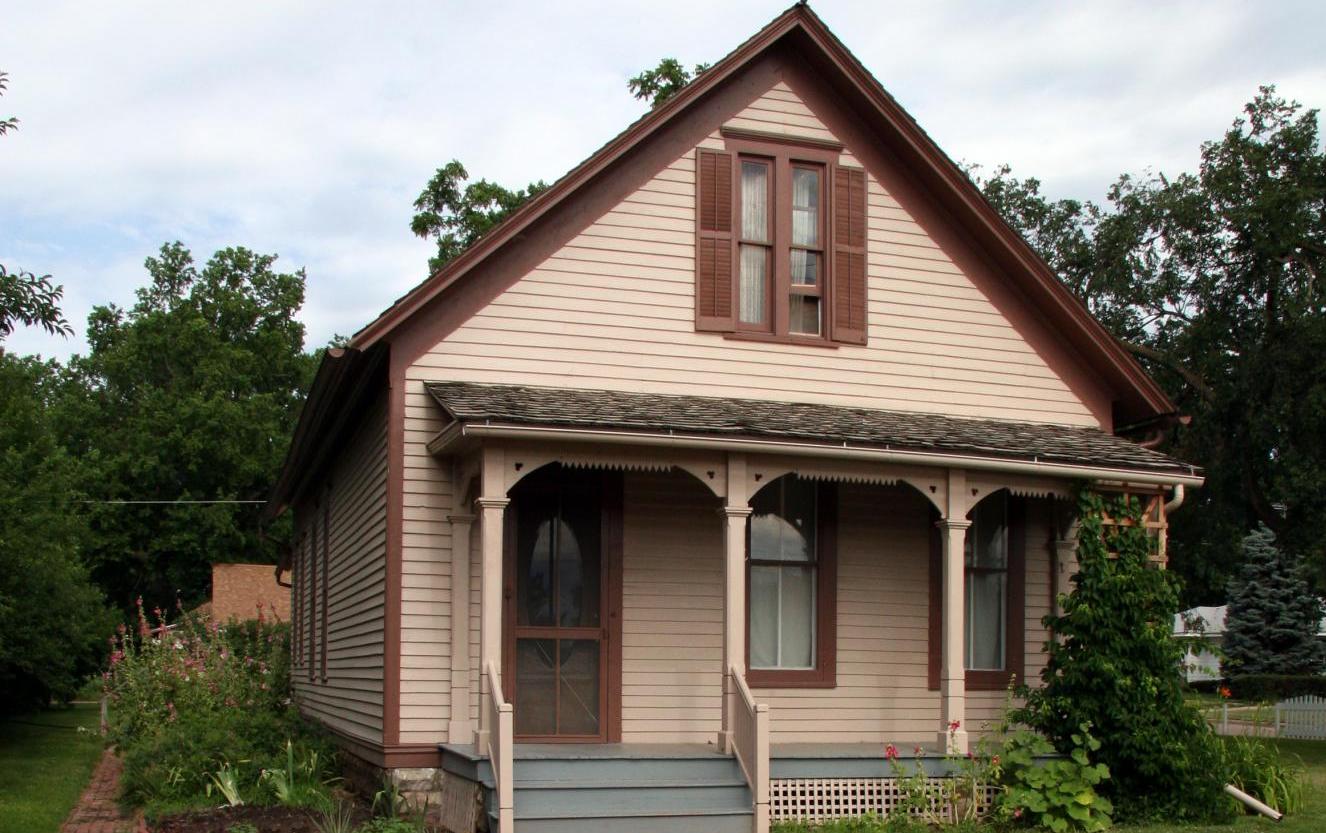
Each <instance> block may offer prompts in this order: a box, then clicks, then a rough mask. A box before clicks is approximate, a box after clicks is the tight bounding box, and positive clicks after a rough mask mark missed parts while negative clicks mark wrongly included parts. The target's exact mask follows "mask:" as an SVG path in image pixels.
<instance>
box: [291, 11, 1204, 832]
mask: <svg viewBox="0 0 1326 833" xmlns="http://www.w3.org/2000/svg"><path fill="white" fill-rule="evenodd" d="M1174 414H1175V408H1174V405H1173V403H1171V402H1170V400H1169V399H1168V398H1166V396H1165V394H1164V393H1163V392H1162V391H1161V389H1160V388H1159V387H1158V386H1157V385H1156V383H1155V382H1154V381H1153V380H1151V379H1150V378H1148V377H1147V375H1146V374H1145V373H1144V372H1143V370H1142V369H1141V367H1140V366H1139V365H1138V364H1137V363H1136V362H1135V361H1134V360H1133V358H1132V357H1131V356H1130V355H1129V354H1128V353H1127V352H1126V351H1125V350H1124V349H1123V348H1122V347H1121V346H1120V344H1119V343H1118V342H1116V341H1115V340H1114V339H1113V338H1111V336H1110V335H1109V334H1108V333H1107V332H1106V331H1105V330H1104V329H1103V328H1102V327H1101V326H1100V325H1099V324H1098V323H1097V322H1096V321H1095V320H1093V319H1092V317H1091V316H1090V314H1089V313H1088V312H1087V310H1086V309H1085V308H1084V307H1083V305H1082V304H1080V303H1079V302H1078V301H1076V300H1075V299H1074V298H1073V297H1072V296H1071V295H1070V294H1069V293H1068V292H1067V291H1066V290H1065V289H1064V288H1063V287H1062V286H1061V285H1060V283H1059V282H1058V281H1057V280H1056V278H1055V276H1054V274H1053V273H1052V272H1051V271H1050V269H1049V268H1047V267H1046V265H1045V264H1044V263H1043V262H1042V261H1040V260H1039V259H1038V258H1037V257H1036V255H1035V254H1034V253H1033V252H1032V250H1031V249H1030V248H1029V247H1028V246H1027V244H1026V243H1025V242H1024V241H1023V240H1022V239H1021V238H1020V237H1019V236H1018V235H1017V234H1016V233H1014V232H1013V231H1012V230H1011V229H1010V228H1009V227H1008V226H1007V225H1006V224H1005V223H1004V222H1003V221H1002V220H1001V219H1000V217H999V216H998V215H997V214H996V212H995V211H994V210H993V209H992V208H991V207H990V205H989V204H988V203H986V202H985V201H984V200H983V199H982V197H981V196H980V194H979V192H978V191H977V189H976V188H975V187H974V186H973V185H972V183H971V182H970V180H969V179H968V178H967V177H966V176H964V175H963V173H962V171H961V170H960V169H959V168H958V167H957V166H955V165H954V164H953V162H952V161H951V160H950V159H948V157H946V156H945V155H944V154H943V152H942V151H941V150H940V149H939V148H938V147H936V146H935V144H934V142H933V141H931V139H930V138H929V137H928V136H927V135H926V134H925V133H924V132H923V131H922V130H921V128H920V127H919V126H918V125H917V124H916V123H915V122H914V121H913V120H912V119H911V118H910V117H909V116H908V115H907V114H906V113H905V112H904V111H903V110H902V108H901V107H900V106H899V105H898V103H897V102H896V101H894V100H893V99H892V98H891V97H890V96H889V95H888V94H887V93H886V92H885V91H884V90H883V89H882V88H881V87H880V85H879V84H878V83H877V82H876V81H875V80H874V79H873V78H872V77H871V76H870V75H869V74H868V73H867V72H866V70H865V69H864V68H863V67H862V66H861V64H860V63H859V62H858V61H857V60H856V59H855V58H854V57H853V56H852V55H851V53H850V52H848V50H847V49H846V47H845V46H844V45H843V44H842V43H841V42H840V41H839V40H838V39H837V38H836V37H835V36H834V35H833V34H832V33H831V32H829V31H828V30H827V29H826V27H825V26H824V24H823V23H822V22H821V21H820V20H819V19H818V18H817V17H816V16H815V15H814V14H813V13H812V12H811V11H810V10H809V9H808V8H807V7H806V6H804V5H800V4H799V5H797V6H794V7H792V8H791V9H789V10H788V11H786V12H785V13H783V14H782V15H780V16H779V17H777V18H776V19H775V20H773V21H772V22H771V23H770V24H769V25H767V26H766V27H764V28H763V29H761V30H760V31H759V32H758V33H757V34H755V35H754V36H753V37H752V38H751V39H750V40H748V41H746V42H745V43H743V44H742V45H741V46H739V47H738V48H737V49H736V50H735V51H733V52H732V53H731V54H729V55H728V56H727V57H726V58H724V59H723V60H722V61H720V62H719V63H717V64H716V65H715V66H714V67H713V68H712V69H710V70H708V71H707V72H705V73H704V74H702V75H701V76H700V77H699V78H698V79H696V80H695V81H694V82H693V83H691V84H690V85H689V86H687V87H686V88H685V89H684V90H683V91H681V92H680V93H679V94H677V95H676V96H675V97H673V98H672V99H670V100H669V101H667V102H666V103H664V104H663V105H661V106H660V107H658V108H656V109H655V110H653V111H652V112H650V113H649V114H647V115H646V116H644V117H643V118H641V119H640V120H639V121H638V122H636V123H635V124H633V125H631V126H630V127H628V128H627V129H626V130H625V131H624V132H623V133H622V134H620V135H619V136H617V137H616V138H615V139H613V140H612V141H610V142H609V143H608V144H606V145H604V146H603V147H602V148H601V149H600V150H598V151H597V152H596V153H595V154H594V155H593V156H591V157H590V158H589V159H587V160H586V161H585V162H583V163H582V164H580V165H579V166H578V167H576V168H575V169H574V170H572V171H571V172H570V173H568V174H567V175H566V176H564V177H563V178H562V179H560V180H558V181H557V182H556V183H555V184H554V185H553V186H552V187H551V188H550V189H548V190H547V191H546V192H544V193H542V194H540V195H539V196H538V197H536V198H534V199H533V200H531V201H530V202H529V203H528V204H526V205H525V206H524V207H523V208H522V209H521V210H520V211H518V212H517V213H516V214H514V215H513V216H512V217H511V218H509V219H508V220H507V221H506V222H505V223H503V224H502V225H501V226H499V227H498V228H496V229H494V230H493V231H492V232H491V233H490V234H488V235H486V236H485V237H484V238H483V239H481V240H480V241H478V242H477V243H476V244H475V245H474V246H472V247H471V248H470V249H469V250H468V251H466V252H465V253H464V254H462V255H461V256H460V257H458V258H456V259H455V260H453V261H452V262H450V263H448V264H447V265H446V266H445V267H443V268H442V269H441V270H440V271H438V272H437V273H435V274H433V275H432V276H431V277H430V278H429V279H428V280H426V281H425V282H423V283H422V284H420V285H419V286H417V287H415V288H414V289H413V290H411V291H410V292H409V293H408V294H407V295H405V296H404V297H402V298H401V299H400V300H399V301H397V302H396V303H395V304H394V305H393V306H392V307H391V308H389V309H388V310H386V311H385V312H383V313H382V314H381V315H379V316H378V317H377V318H376V319H374V320H373V321H371V322H370V323H368V324H367V325H366V326H365V327H364V328H363V329H362V330H360V331H359V332H358V333H357V334H356V335H355V336H354V337H353V339H352V340H351V341H350V343H349V345H348V346H347V347H345V348H344V349H335V350H330V351H328V353H327V356H326V358H325V360H324V361H323V362H322V365H321V367H320V368H319V370H318V373H317V377H316V380H315V381H314V383H313V386H312V390H311V392H310V394H309V398H308V401H307V403H306V404H305V407H304V410H303V413H302V415H301V418H300V421H299V425H298V428H297V430H296V433H295V436H294V439H293V440H292V444H291V448H290V451H289V456H288V459H287V461H286V464H285V468H284V470H283V472H282V474H281V476H280V479H279V482H278V483H277V485H276V486H275V489H274V492H273V496H272V499H271V503H270V505H269V507H268V510H269V513H270V514H273V515H274V514H277V513H279V512H281V511H285V510H291V511H293V513H294V524H295V525H294V528H295V530H296V537H295V544H294V546H293V548H292V551H291V553H290V556H289V559H288V562H287V566H288V568H289V569H290V571H291V574H292V576H293V584H294V596H293V604H294V627H295V637H296V638H295V642H294V644H295V654H294V663H295V672H294V673H295V678H296V680H297V692H298V700H299V703H300V707H301V709H302V710H303V711H304V713H305V714H307V715H309V716H310V717H313V718H315V719H317V720H319V721H321V722H323V723H324V724H325V725H326V726H327V727H328V728H329V729H330V730H331V731H332V732H333V733H335V735H336V736H337V737H338V738H339V739H340V742H341V743H342V745H343V746H344V748H345V749H346V750H348V751H349V752H351V753H352V754H353V755H354V756H356V757H357V758H358V759H359V760H361V761H363V762H365V765H367V766H371V767H374V768H377V769H382V770H387V771H389V772H391V773H393V777H395V778H396V779H397V781H398V783H401V784H403V785H404V787H405V788H406V789H407V791H415V792H423V793H428V794H429V796H430V806H431V807H433V808H439V807H440V808H442V811H443V815H444V817H445V819H447V822H446V823H447V824H448V826H450V827H451V828H452V829H467V830H468V829H472V828H473V825H474V818H473V817H474V815H475V814H476V812H478V813H479V814H482V813H485V812H486V813H487V814H488V815H489V817H490V818H489V823H490V826H491V827H492V828H493V829H500V830H501V831H503V833H510V831H511V830H513V829H516V828H519V829H520V830H522V831H533V830H592V829H605V830H607V829H614V830H615V829H630V830H647V829H660V830H662V829H667V830H682V829H686V830H691V829H695V830H715V831H721V830H751V829H755V830H765V829H767V827H768V825H769V823H770V820H771V819H774V820H776V819H780V818H794V817H812V818H823V817H828V816H833V815H847V814H852V813H859V812H862V811H865V810H869V809H876V810H887V809H888V808H889V807H891V806H893V804H894V803H895V802H896V800H897V796H896V789H895V788H894V787H892V786H891V784H892V783H893V782H892V780H891V772H890V770H889V768H888V766H887V764H886V763H885V761H884V759H883V748H884V744H886V743H893V744H895V745H897V746H898V747H899V748H900V749H902V750H904V754H908V755H910V754H912V753H911V752H910V751H909V750H912V749H913V747H914V746H918V745H919V746H922V747H923V748H924V749H927V750H929V751H930V752H931V753H932V754H933V753H934V752H936V751H939V750H943V749H945V748H950V749H953V750H957V751H962V750H965V749H966V748H967V747H968V744H969V743H971V735H970V734H969V733H970V732H973V731H975V730H978V729H979V727H980V726H981V725H982V724H983V723H985V722H987V721H989V720H991V719H993V718H995V717H996V716H997V715H998V714H999V713H1000V711H1001V708H1002V706H1003V703H1004V701H1005V692H1006V689H1007V687H1008V686H1009V684H1010V682H1011V681H1012V680H1014V679H1035V678H1036V675H1037V674H1038V672H1039V671H1040V669H1041V668H1042V667H1043V663H1044V658H1043V655H1042V646H1043V643H1044V641H1045V639H1046V633H1045V631H1044V629H1043V628H1042V625H1041V619H1042V617H1043V616H1044V615H1045V614H1046V613H1047V612H1049V611H1050V610H1051V609H1052V606H1053V605H1054V604H1055V598H1056V593H1058V592H1061V591H1064V590H1065V589H1066V588H1067V578H1068V576H1069V575H1070V574H1071V572H1072V569H1073V567H1072V565H1073V549H1074V548H1073V530H1072V515H1071V511H1070V510H1071V503H1070V502H1069V501H1068V500H1067V498H1069V497H1070V495H1071V493H1072V490H1073V488H1074V487H1075V484H1078V483H1082V482H1086V483H1091V484H1096V485H1097V486H1098V487H1101V488H1116V489H1127V490H1131V491H1133V492H1136V493H1139V494H1142V495H1144V496H1145V497H1146V498H1147V499H1148V500H1149V501H1150V504H1149V505H1150V507H1151V510H1150V511H1151V515H1150V517H1151V519H1152V525H1153V526H1154V527H1156V530H1157V533H1158V534H1159V535H1161V536H1162V541H1163V534H1164V529H1163V527H1164V519H1165V513H1166V511H1168V510H1172V509H1173V508H1174V507H1175V506H1177V504H1178V503H1179V502H1180V501H1181V500H1182V496H1183V489H1184V487H1185V486H1187V487H1191V486H1196V485H1198V484H1200V483H1201V477H1200V474H1199V473H1198V472H1197V471H1196V470H1195V469H1193V468H1192V467H1191V466H1189V465H1186V464H1184V463H1182V462H1180V461H1177V460H1174V459H1171V458H1169V457H1166V456H1164V455H1162V454H1160V453H1158V452H1156V451H1154V450H1151V449H1150V448H1148V447H1147V445H1148V444H1149V443H1150V441H1151V440H1152V439H1154V438H1155V437H1156V436H1158V432H1159V431H1161V430H1162V429H1163V428H1164V427H1165V426H1166V425H1167V424H1169V422H1170V421H1171V420H1172V419H1173V418H1174ZM476 795H477V796H481V797H482V801H483V802H484V805H483V808H482V810H480V811H476V809H475V807H476V805H475V803H474V797H475V796H476ZM467 814H468V815H467ZM595 825H598V826H595Z"/></svg>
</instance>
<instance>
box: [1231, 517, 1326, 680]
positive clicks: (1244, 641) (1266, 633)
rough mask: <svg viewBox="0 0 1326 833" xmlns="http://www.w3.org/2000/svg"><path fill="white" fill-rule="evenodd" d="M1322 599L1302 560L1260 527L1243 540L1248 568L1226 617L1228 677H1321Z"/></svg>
mask: <svg viewBox="0 0 1326 833" xmlns="http://www.w3.org/2000/svg"><path fill="white" fill-rule="evenodd" d="M1321 617H1322V609H1321V601H1320V600H1319V599H1318V598H1317V596H1316V594H1315V593H1313V592H1312V587H1311V586H1310V585H1309V584H1308V582H1307V581H1306V580H1305V579H1304V576H1303V571H1302V568H1301V566H1300V565H1299V563H1298V560H1297V559H1296V558H1294V557H1293V556H1292V555H1291V554H1289V553H1287V552H1284V551H1283V550H1281V549H1280V548H1279V547H1277V546H1276V545H1275V533H1274V532H1272V531H1271V530H1269V529H1267V528H1266V527H1265V526H1259V527H1258V528H1257V529H1255V530H1253V532H1251V533H1250V534H1249V535H1248V536H1247V537H1246V538H1244V539H1243V567H1242V568H1241V569H1240V570H1239V573H1238V575H1237V576H1235V577H1234V579H1233V580H1231V581H1230V583H1229V610H1228V612H1227V613H1226V614H1225V641H1224V646H1223V647H1224V660H1223V661H1222V662H1221V670H1222V671H1223V672H1224V674H1225V676H1236V675H1239V674H1320V673H1321V672H1322V670H1323V668H1322V663H1323V659H1324V657H1323V655H1322V646H1321V644H1320V643H1319V642H1318V641H1317V630H1318V628H1320V626H1321Z"/></svg>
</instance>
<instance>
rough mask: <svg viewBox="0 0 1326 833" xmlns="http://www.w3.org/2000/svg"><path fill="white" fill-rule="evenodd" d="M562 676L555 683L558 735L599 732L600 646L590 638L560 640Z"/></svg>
mask: <svg viewBox="0 0 1326 833" xmlns="http://www.w3.org/2000/svg"><path fill="white" fill-rule="evenodd" d="M558 650H560V651H561V653H560V655H559V656H558V659H559V661H560V662H561V674H560V680H559V681H558V685H559V686H560V689H559V695H560V696H559V697H558V701H557V733H558V734H559V735H597V734H598V733H599V643H598V642H597V641H596V640H592V639H563V640H561V641H560V642H559V643H558Z"/></svg>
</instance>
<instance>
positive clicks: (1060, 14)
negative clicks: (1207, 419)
mask: <svg viewBox="0 0 1326 833" xmlns="http://www.w3.org/2000/svg"><path fill="white" fill-rule="evenodd" d="M785 2H786V0H778V1H777V2H754V0H743V2H738V3H723V4H717V3H711V2H706V1H705V0H683V1H682V2H674V3H671V4H657V3H623V2H609V0H578V1H577V2H566V3H560V4H547V3H534V2H528V3H516V2H489V3H483V4H443V3H436V2H416V3H398V4H365V3H352V2H338V3H319V4H308V3H299V2H270V0H269V1H268V2H256V1H255V2H233V3H225V4H210V5H208V4H180V3H169V2H139V3H117V4H105V3H91V2H77V3H75V2H65V3H59V2H46V3H41V4H24V5H23V6H21V7H20V8H18V9H8V10H6V14H5V17H6V20H5V25H4V28H3V29H0V69H3V70H6V71H8V72H9V73H10V76H11V79H10V81H11V83H10V90H9V92H8V94H7V95H6V96H5V97H4V98H2V99H0V114H2V115H9V114H11V113H12V114H15V115H18V116H19V117H20V118H21V119H22V127H21V129H20V130H19V131H18V132H16V133H13V134H10V135H8V136H6V137H5V138H4V139H3V140H0V194H3V199H0V262H3V263H5V264H6V265H7V266H9V267H10V268H15V267H23V268H26V269H31V270H35V271H39V272H50V273H52V274H53V275H54V276H55V277H56V279H57V280H58V281H60V282H61V283H63V284H64V285H65V287H66V293H67V295H66V309H67V312H68V314H69V317H70V320H71V321H72V322H73V323H74V324H75V325H76V327H77V328H78V329H79V330H80V333H81V329H82V324H83V319H84V318H85V316H86V314H87V312H88V310H89V309H90V308H91V306H92V305H93V304H97V303H105V302H109V301H114V302H117V303H121V304H124V303H130V302H132V300H133V290H134V288H136V287H137V286H138V285H139V284H140V283H141V282H142V281H143V280H144V273H143V271H142V269H141V263H142V260H143V258H145V257H147V256H148V255H150V254H152V253H153V252H154V251H155V250H156V248H157V247H158V246H159V245H160V244H161V243H163V242H166V241H170V240H174V239H180V240H182V241H183V242H185V244H186V245H189V246H191V247H192V248H193V250H194V254H195V256H196V257H197V258H199V259H200V260H202V259H205V258H206V257H207V255H208V254H209V253H210V252H211V251H213V250H215V249H216V248H219V247H221V246H225V245H247V246H250V247H252V248H255V249H258V250H261V251H270V252H278V253H280V254H281V256H282V259H281V261H280V264H281V265H282V266H283V267H285V268H297V267H299V266H304V267H306V268H307V270H308V275H309V290H308V303H307V306H306V308H305V311H304V313H303V318H304V320H305V322H306V323H307V324H308V327H309V342H310V344H317V343H321V342H323V341H325V340H326V339H327V338H329V337H330V336H331V334H332V333H333V332H340V333H350V332H353V331H354V330H356V329H358V328H359V327H360V326H362V325H363V324H365V323H367V322H368V321H369V320H370V319H371V318H372V316H373V315H375V314H376V313H377V312H378V311H380V310H381V309H382V308H383V307H385V306H386V305H387V304H389V303H390V302H391V301H392V300H393V299H394V298H396V297H398V296H399V295H400V294H402V293H403V292H404V291H406V290H407V289H408V288H409V287H410V286H412V285H413V284H414V283H415V282H416V281H417V280H418V279H419V278H420V277H421V276H422V272H423V269H424V264H425V262H426V259H427V255H428V245H427V244H426V243H424V242H423V241H419V240H416V239H414V238H413V237H411V235H410V233H409V229H408V222H409V217H410V214H411V210H410V203H411V202H412V200H413V198H414V196H415V195H416V194H417V193H418V191H419V189H420V188H421V187H422V186H423V184H424V182H425V181H426V180H427V179H428V177H429V176H430V175H431V173H432V171H433V169H434V168H436V167H437V166H439V165H441V164H443V163H444V162H446V161H448V160H450V159H452V158H458V159H461V160H462V161H463V162H464V163H465V164H466V166H467V167H468V168H469V169H470V172H471V173H472V174H473V175H475V176H482V177H488V178H492V179H496V180H498V181H500V182H503V183H507V184H510V185H523V184H524V183H526V182H528V181H530V180H533V179H540V178H542V179H546V180H553V179H555V178H557V177H558V176H560V175H561V174H562V173H564V172H565V171H566V170H567V169H568V168H570V167H571V166H572V165H574V164H576V163H577V162H579V161H580V160H581V159H583V158H584V157H585V156H586V155H587V154H588V153H590V152H591V151H593V150H594V149H595V148H597V147H598V146H599V145H601V144H602V143H603V142H604V141H606V140H607V139H609V138H611V137H612V136H613V135H614V134H616V133H617V132H618V131H619V130H620V129H622V128H623V127H624V126H625V125H626V124H627V123H629V122H630V121H631V120H633V119H634V118H636V117H637V116H638V115H639V114H640V113H641V112H642V109H643V105H641V104H639V103H638V102H635V101H633V100H631V99H630V98H629V96H628V94H627V93H626V90H625V80H626V78H627V77H628V76H630V75H632V74H634V73H635V72H638V71H639V70H640V69H642V68H644V67H646V66H649V65H652V64H653V63H654V62H655V61H656V60H657V59H658V58H659V57H662V56H664V55H676V56H677V57H679V58H680V59H682V60H683V61H685V62H687V63H693V62H698V61H713V60H716V59H718V58H719V57H721V56H722V55H723V54H725V53H726V52H727V51H729V50H730V49H732V48H734V47H735V46H736V45H737V44H739V43H740V42H741V41H742V40H744V39H745V38H746V37H748V36H749V35H750V34H752V33H753V32H754V31H755V30H756V29H757V28H758V27H759V26H762V25H763V24H764V23H765V22H767V21H768V20H769V19H771V18H772V17H773V16H774V15H776V14H777V13H779V12H780V11H781V10H782V9H783V8H784V7H785ZM815 8H816V10H817V11H818V12H819V13H820V14H821V15H822V16H823V17H824V18H825V20H826V22H827V23H828V24H829V25H830V26H831V27H832V28H833V29H834V30H835V32H836V33H837V34H838V35H839V36H840V37H841V38H842V40H843V41H844V42H845V43H846V44H847V46H848V47H849V48H850V49H852V50H853V51H854V53H855V54H856V55H857V57H859V58H860V59H861V60H862V61H863V62H864V63H865V64H866V66H867V67H868V68H870V69H871V71H872V72H874V73H875V74H876V75H877V77H878V78H879V79H880V80H881V82H882V83H883V84H884V86H885V87H886V88H888V89H889V90H890V91H891V92H892V93H893V94H894V95H895V96H896V97H897V98H898V100H899V101H900V102H901V103H902V104H903V105H904V106H905V107H908V108H909V110H910V111H911V112H912V114H913V115H914V116H915V117H916V118H917V119H918V121H919V122H920V123H921V125H922V126H923V127H925V128H926V129H927V130H928V131H929V132H930V134H931V135H932V136H934V137H935V138H936V140H938V141H939V143H940V145H941V146H942V147H944V149H945V150H946V151H948V153H949V154H950V155H951V156H953V157H954V158H955V159H960V160H966V161H971V162H981V163H985V164H997V163H1000V162H1005V161H1007V162H1010V163H1012V164H1013V165H1014V167H1015V169H1016V170H1017V172H1018V173H1020V174H1023V175H1035V176H1038V177H1039V178H1041V180H1042V181H1043V182H1044V184H1045V187H1046V190H1047V191H1048V192H1049V193H1051V194H1054V195H1064V196H1067V195H1071V196H1077V197H1084V198H1097V199H1098V198H1100V196H1101V195H1102V194H1103V192H1104V190H1105V188H1106V187H1107V185H1108V184H1109V183H1110V182H1111V181H1113V179H1114V178H1115V177H1116V176H1117V175H1118V174H1119V173H1121V172H1124V171H1138V170H1140V169H1142V168H1144V167H1148V166H1150V167H1153V168H1158V169H1163V170H1167V171H1174V170H1178V169H1186V168H1191V167H1192V166H1193V165H1194V164H1195V162H1196V159H1197V149H1198V146H1199V144H1200V142H1201V141H1202V140H1204V139H1209V138H1214V137H1216V136H1218V135H1219V134H1220V133H1221V132H1222V131H1223V130H1224V129H1225V128H1226V127H1227V126H1228V124H1229V122H1230V121H1231V120H1232V119H1233V118H1234V117H1235V116H1236V115H1237V114H1238V112H1239V109H1240V108H1241V106H1242V104H1243V103H1244V102H1245V101H1247V99H1248V98H1249V97H1250V96H1251V95H1253V93H1254V92H1255V90H1256V87H1257V85H1258V84H1261V83H1266V82H1277V81H1278V82H1280V84H1281V90H1282V92H1284V93H1285V94H1286V95H1289V96H1293V97H1297V98H1299V99H1301V100H1303V101H1304V102H1305V103H1308V104H1310V105H1321V104H1322V103H1323V102H1326V56H1323V55H1322V53H1321V52H1320V49H1319V46H1318V44H1317V43H1316V40H1315V38H1314V36H1313V35H1314V33H1317V32H1320V31H1321V30H1322V28H1323V27H1322V23H1323V19H1324V18H1326V8H1322V7H1319V6H1318V5H1317V4H1313V3H1276V4H1257V5H1255V6H1246V5H1244V4H1239V3H1234V2H1200V3H1197V2H1185V3H1177V4H1155V3H1141V2H1134V3H1112V4H1064V3H1057V2H1048V0H1044V1H1043V2H1033V3H997V4H989V3H978V2H951V1H950V2H939V3H936V2H902V3H889V4H883V3H878V2H847V0H842V2H819V3H816V4H815ZM8 347H9V348H10V349H13V350H18V351H25V350H30V351H42V352H46V353H54V354H56V355H64V354H67V353H68V352H69V351H71V350H77V349H82V342H81V339H80V338H75V339H71V340H69V341H61V340H58V339H50V338H47V337H45V336H43V335H41V334H39V333H36V332H33V331H31V330H24V331H20V332H19V333H16V334H15V335H14V336H12V337H11V338H10V340H9V344H8Z"/></svg>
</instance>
